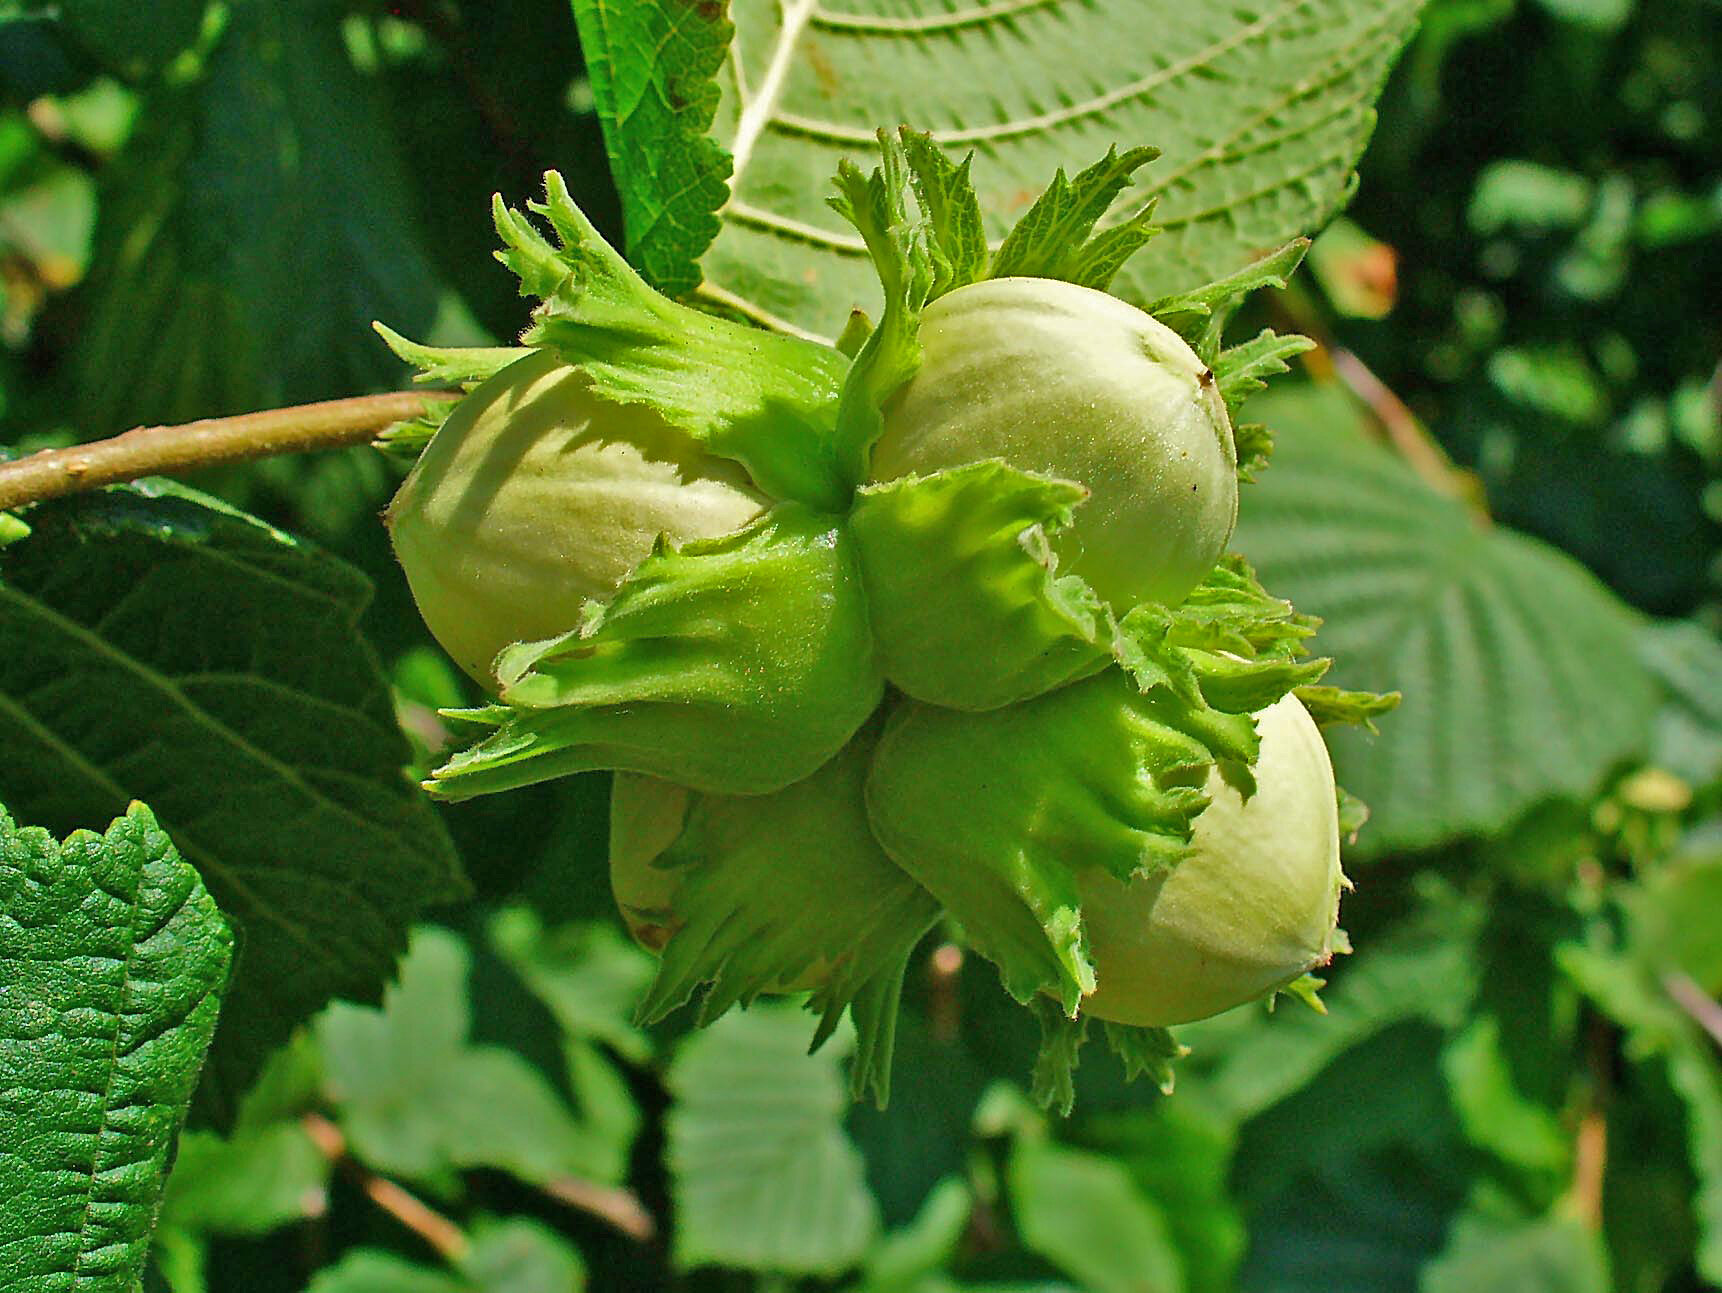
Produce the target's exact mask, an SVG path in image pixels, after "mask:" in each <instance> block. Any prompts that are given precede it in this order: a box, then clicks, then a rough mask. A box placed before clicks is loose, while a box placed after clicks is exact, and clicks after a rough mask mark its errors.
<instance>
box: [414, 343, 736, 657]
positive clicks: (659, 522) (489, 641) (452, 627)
mask: <svg viewBox="0 0 1722 1293" xmlns="http://www.w3.org/2000/svg"><path fill="white" fill-rule="evenodd" d="M769 505H770V500H769V499H768V498H766V497H765V495H763V494H762V493H760V491H759V490H758V489H757V488H755V487H754V485H753V483H752V481H751V480H750V479H749V477H748V475H747V473H746V472H745V471H744V470H743V469H742V468H741V467H740V466H739V465H738V464H736V463H734V462H731V461H729V460H728V459H724V458H718V457H714V456H712V455H710V454H707V453H705V452H703V451H702V450H701V449H700V448H699V446H698V445H697V444H695V443H694V441H693V440H692V439H691V438H689V437H688V436H687V435H685V434H683V433H682V432H680V431H678V430H676V429H675V428H674V427H672V426H670V425H669V424H668V423H666V422H664V421H663V419H662V418H660V417H659V416H658V415H657V414H656V413H655V412H653V411H652V410H650V409H648V408H645V407H643V406H640V405H622V404H615V403H611V402H609V401H605V400H601V399H599V398H598V397H597V396H595V395H593V394H592V393H591V391H590V390H589V389H588V386H587V382H586V379H585V378H584V377H583V376H581V374H580V373H579V372H578V371H577V370H576V369H574V368H572V367H570V366H569V365H567V364H565V363H563V362H562V360H561V359H560V358H559V357H558V356H557V355H555V354H554V353H553V352H551V351H548V350H540V351H538V352H536V353H534V354H531V355H528V356H526V357H525V358H523V359H520V360H518V361H517V362H515V363H513V364H511V365H510V366H509V367H507V368H505V369H504V370H503V371H502V372H500V373H498V374H497V375H496V376H495V377H493V378H491V379H490V380H489V381H487V382H485V383H484V384H483V385H481V386H480V387H478V388H477V389H476V390H475V391H473V392H472V393H471V394H470V395H468V396H467V397H466V398H465V399H464V400H462V401H461V403H460V404H459V405H458V406H457V407H456V408H455V410H454V412H453V413H451V414H450V415H449V417H448V420H447V421H446V422H445V423H444V424H443V426H442V427H441V429H440V430H438V431H437V433H436V435H435V436H434V437H433V438H432V439H431V442H430V444H429V445H427V446H426V447H425V451H424V453H423V454H422V455H421V456H420V458H419V460H418V463H417V465H416V466H414V468H413V470H412V473H411V474H410V475H409V476H408V477H407V479H406V481H405V483H403V484H402V485H401V488H400V491H399V492H398V493H397V494H396V495H395V498H394V501H393V502H392V503H391V504H390V505H389V510H388V513H387V516H386V519H387V521H388V524H389V533H390V535H391V537H392V538H393V540H394V545H395V554H396V556H397V557H398V558H399V559H400V563H401V566H402V568H403V569H404V570H405V571H406V576H407V582H408V584H409V585H411V587H412V592H413V597H414V599H415V600H416V601H417V602H418V606H419V611H420V613H421V614H422V615H423V616H424V620H425V623H426V625H428V626H429V628H430V631H431V633H432V634H433V635H434V636H435V637H436V640H437V641H438V642H440V643H441V644H442V646H443V649H444V650H446V651H447V652H448V653H449V654H450V655H451V656H453V657H454V659H455V662H456V663H457V664H459V665H460V667H461V668H462V669H464V670H466V672H467V673H469V674H471V675H472V676H473V677H474V678H476V679H477V680H478V681H479V682H481V683H483V684H484V685H485V686H486V687H488V688H490V689H492V690H494V689H495V686H496V682H495V679H494V677H493V675H492V672H491V668H492V664H493V662H494V661H495V659H496V655H497V653H498V652H499V651H501V650H502V649H503V648H504V647H506V646H508V645H509V644H510V643H513V642H535V641H539V640H541V639H544V638H549V637H554V636H556V635H558V634H561V633H566V632H568V631H569V630H570V629H573V628H574V627H576V626H577V625H578V624H579V622H580V608H581V606H582V604H583V603H585V602H586V601H587V600H588V599H593V598H596V599H599V600H603V599H607V598H608V597H610V595H611V594H612V593H614V592H615V591H616V589H617V587H618V586H619V585H620V584H621V583H622V581H623V580H624V579H625V578H627V576H628V574H629V572H631V571H632V570H633V569H634V567H635V566H637V565H638V564H639V563H640V561H641V560H642V559H643V558H644V557H645V556H646V555H647V554H648V553H649V552H650V551H651V550H652V545H653V543H654V542H655V541H656V540H657V538H658V537H659V536H660V535H667V536H668V537H669V539H670V540H671V541H672V542H673V543H682V542H685V541H687V540H690V539H715V538H719V537H722V536H723V535H726V534H731V533H734V532H735V531H737V530H739V529H741V528H742V527H743V526H745V525H747V524H748V523H749V522H750V521H752V520H754V519H755V518H756V517H757V516H759V515H760V514H761V513H762V512H763V511H764V510H765V509H766V508H767V507H768V506H769Z"/></svg>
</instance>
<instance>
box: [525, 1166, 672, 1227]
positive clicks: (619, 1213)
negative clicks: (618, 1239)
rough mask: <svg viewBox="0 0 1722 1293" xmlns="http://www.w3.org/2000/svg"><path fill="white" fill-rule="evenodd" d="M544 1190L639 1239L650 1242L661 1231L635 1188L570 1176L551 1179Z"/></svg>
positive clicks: (553, 1196) (557, 1198)
mask: <svg viewBox="0 0 1722 1293" xmlns="http://www.w3.org/2000/svg"><path fill="white" fill-rule="evenodd" d="M544 1192H545V1193H546V1194H548V1195H549V1196H550V1197H551V1198H553V1199H556V1200H558V1201H559V1202H562V1203H566V1204H567V1205H568V1206H569V1207H571V1208H578V1209H579V1210H580V1211H581V1212H585V1213H589V1214H590V1215H592V1216H594V1217H597V1218H598V1219H599V1220H600V1221H603V1222H606V1223H608V1224H609V1225H610V1226H612V1227H613V1228H615V1229H616V1230H618V1231H620V1232H621V1233H622V1234H624V1235H626V1236H627V1237H628V1238H629V1239H632V1240H634V1241H636V1242H638V1243H642V1244H643V1243H648V1242H650V1240H651V1239H652V1237H653V1236H654V1235H656V1234H657V1233H658V1223H657V1221H656V1220H655V1219H653V1217H652V1214H651V1213H650V1212H648V1211H646V1205H645V1204H643V1203H641V1202H640V1200H639V1197H638V1196H637V1195H636V1194H634V1192H633V1191H632V1190H624V1189H621V1188H619V1187H617V1186H611V1185H599V1184H597V1183H596V1182H594V1181H582V1180H580V1179H578V1178H577V1177H572V1176H568V1177H563V1178H562V1179H560V1180H556V1181H552V1182H551V1183H550V1184H549V1185H547V1186H545V1187H544Z"/></svg>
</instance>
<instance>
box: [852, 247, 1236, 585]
mask: <svg viewBox="0 0 1722 1293" xmlns="http://www.w3.org/2000/svg"><path fill="white" fill-rule="evenodd" d="M920 340H921V347H922V352H923V353H922V362H921V367H920V369H919V371H918V372H917V373H916V375H915V376H914V378H913V379H911V380H910V381H909V382H908V384H907V385H906V386H904V388H903V389H902V390H900V391H898V392H897V394H896V395H894V396H893V397H892V398H891V400H890V401H889V402H888V403H887V405H886V407H885V430H884V433H883V435H881V437H880V438H879V440H878V441H877V442H876V443H875V444H874V445H873V450H872V461H871V466H870V475H871V477H872V479H874V480H895V479H897V478H898V477H900V476H905V475H908V474H909V473H911V472H914V473H919V474H921V475H926V474H928V473H931V472H934V471H938V470H940V469H941V468H946V467H957V466H961V465H963V464H965V463H971V462H977V461H980V460H982V459H986V458H1002V459H1003V460H1004V461H1005V462H1007V463H1009V464H1010V465H1011V466H1013V467H1016V468H1018V469H1020V470H1023V471H1031V472H1039V473H1042V474H1044V475H1049V476H1056V477H1060V478H1062V479H1064V480H1070V481H1075V482H1077V483H1078V484H1081V485H1084V486H1086V487H1087V488H1088V490H1089V491H1090V497H1089V499H1088V501H1087V502H1086V503H1084V504H1083V505H1082V506H1081V507H1079V508H1077V510H1076V520H1075V523H1074V524H1073V525H1072V526H1070V527H1069V528H1068V529H1066V530H1065V531H1063V532H1062V533H1061V534H1059V535H1058V536H1056V538H1055V541H1054V547H1055V549H1056V550H1057V552H1058V555H1059V558H1060V573H1065V574H1073V575H1080V576H1081V577H1082V578H1083V579H1085V580H1086V581H1087V582H1088V584H1089V586H1090V587H1092V588H1093V589H1094V591H1095V592H1097V593H1098V594H1099V595H1100V596H1101V597H1102V598H1103V599H1105V601H1106V602H1107V603H1108V604H1110V605H1111V607H1112V609H1113V610H1114V611H1115V612H1117V613H1118V614H1123V613H1124V612H1125V611H1127V610H1129V609H1130V608H1131V607H1132V606H1135V605H1136V604H1138V603H1139V602H1144V601H1155V602H1160V603H1162V604H1164V605H1168V606H1175V605H1177V604H1178V603H1180V602H1182V601H1183V600H1184V598H1185V597H1186V596H1187V595H1188V594H1189V592H1190V590H1191V589H1193V588H1194V587H1195V586H1196V585H1197V584H1198V583H1199V582H1201V580H1202V577H1203V576H1204V575H1205V574H1207V572H1208V570H1209V568H1210V567H1212V566H1213V564H1214V562H1215V561H1216V560H1218V559H1219V557H1220V554H1221V553H1222V552H1223V551H1225V547H1226V544H1227V542H1228V541H1229V540H1230V539H1231V537H1232V528H1233V526H1234V525H1235V524H1236V523H1237V519H1238V479H1237V450H1236V447H1235V445H1234V443H1233V439H1232V427H1231V422H1230V420H1229V419H1228V418H1227V416H1226V406H1225V401H1224V400H1222V399H1221V398H1220V393H1219V390H1218V387H1217V386H1216V384H1215V382H1214V375H1213V373H1212V372H1211V371H1210V370H1209V369H1208V367H1207V365H1206V364H1204V363H1203V362H1202V361H1201V360H1200V359H1198V358H1197V357H1196V354H1195V352H1194V351H1192V350H1191V349H1190V347H1189V346H1188V345H1186V344H1185V342H1184V340H1183V338H1181V337H1179V336H1178V334H1177V333H1175V332H1173V331H1172V330H1171V329H1170V328H1168V327H1166V326H1165V325H1164V324H1162V323H1160V322H1159V321H1158V320H1156V319H1154V318H1153V317H1152V316H1150V315H1148V314H1146V313H1144V312H1143V311H1141V310H1138V309H1137V308H1136V307H1134V306H1132V305H1128V304H1126V303H1125V302H1123V301H1120V300H1118V299H1117V298H1116V297H1113V296H1109V295H1107V294H1106V293H1105V292H1097V291H1094V290H1093V289H1092V288H1086V287H1078V286H1076V285H1075V284H1073V283H1064V282H1058V281H1056V280H1053V279H1043V278H998V279H990V280H988V281H985V282H981V283H975V284H973V285H971V286H968V287H962V288H958V289H957V290H956V291H954V292H951V293H949V294H948V295H946V296H942V297H940V298H939V299H938V300H936V301H934V302H933V303H932V304H931V305H929V306H928V307H927V308H926V310H925V311H924V312H923V314H922V315H921V330H920Z"/></svg>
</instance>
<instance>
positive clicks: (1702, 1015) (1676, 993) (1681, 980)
mask: <svg viewBox="0 0 1722 1293" xmlns="http://www.w3.org/2000/svg"><path fill="white" fill-rule="evenodd" d="M1662 990H1663V991H1664V992H1666V993H1667V994H1668V995H1669V996H1670V997H1673V998H1674V1004H1675V1005H1677V1006H1679V1007H1680V1008H1681V1009H1682V1010H1684V1011H1685V1012H1686V1013H1687V1014H1688V1015H1689V1016H1691V1018H1692V1022H1693V1023H1695V1024H1697V1025H1698V1026H1699V1027H1700V1028H1702V1029H1703V1030H1704V1031H1705V1032H1707V1033H1709V1034H1710V1037H1711V1040H1713V1041H1714V1042H1715V1043H1716V1044H1717V1045H1718V1046H1722V1005H1719V1004H1718V1003H1717V1002H1716V1000H1715V999H1714V998H1712V997H1711V995H1710V994H1709V993H1708V992H1706V991H1704V989H1703V988H1701V987H1700V986H1699V985H1698V982H1697V981H1696V980H1695V979H1693V977H1692V976H1691V975H1690V974H1687V973H1685V972H1684V971H1681V970H1671V971H1669V972H1668V973H1667V974H1664V975H1663V976H1662Z"/></svg>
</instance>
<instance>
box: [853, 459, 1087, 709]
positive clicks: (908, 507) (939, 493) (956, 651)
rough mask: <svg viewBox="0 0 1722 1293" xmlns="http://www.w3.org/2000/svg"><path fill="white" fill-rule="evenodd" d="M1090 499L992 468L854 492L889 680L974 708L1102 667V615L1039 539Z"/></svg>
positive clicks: (976, 466) (923, 696)
mask: <svg viewBox="0 0 1722 1293" xmlns="http://www.w3.org/2000/svg"><path fill="white" fill-rule="evenodd" d="M1087 496H1088V491H1087V490H1085V489H1084V488H1082V486H1080V485H1076V484H1073V483H1071V482H1069V481H1062V480H1055V479H1052V478H1051V477H1046V476H1039V475H1035V474H1033V473H1029V472H1024V471H1018V470H1017V469H1015V468H1013V467H1011V466H1009V465H1008V464H1007V463H1004V462H1001V461H998V460H996V459H995V460H988V461H985V462H978V463H972V464H970V465H968V466H965V467H954V468H948V469H946V470H944V471H939V472H934V473H932V474H931V475H928V476H912V475H911V476H903V477H899V478H898V479H896V480H892V481H887V482H884V483H882V484H875V485H867V486H865V487H863V488H862V489H861V490H860V491H859V493H858V495H857V499H856V504H855V509H854V511H853V512H852V513H851V515H850V522H849V525H850V530H851V532H852V533H853V534H854V536H855V545H856V551H857V552H858V553H859V555H860V559H861V572H862V577H863V579H864V581H865V582H866V585H867V593H868V605H869V606H870V608H871V610H872V620H873V627H874V632H875V635H876V636H877V638H878V641H879V649H880V654H881V658H882V661H883V666H884V670H885V677H886V678H887V679H888V680H889V681H890V682H891V683H892V684H893V685H894V686H896V687H897V688H899V689H900V690H901V691H903V692H904V693H906V694H907V695H909V696H912V697H914V698H915V699H917V700H924V701H927V702H928V703H930V704H935V705H947V706H950V707H952V708H955V709H974V710H979V709H993V708H996V707H998V706H1000V705H1008V704H1010V703H1012V702H1013V701H1017V700H1023V699H1026V698H1028V697H1030V696H1037V695H1039V694H1040V693H1041V692H1044V691H1050V690H1051V689H1052V688H1054V687H1057V686H1061V685H1062V684H1064V683H1066V682H1069V681H1071V680H1072V679H1074V678H1079V677H1082V676H1084V675H1086V674H1089V673H1093V672H1095V671H1096V670H1097V669H1099V668H1101V667H1102V666H1104V664H1105V663H1106V659H1107V647H1108V644H1109V642H1110V638H1111V633H1112V625H1111V619H1110V616H1109V615H1108V614H1107V611H1106V608H1105V606H1104V605H1103V604H1102V603H1101V601H1100V599H1099V598H1098V597H1097V596H1096V595H1095V594H1094V593H1093V591H1092V590H1090V589H1089V587H1088V586H1087V585H1086V584H1085V583H1083V582H1082V580H1080V579H1078V578H1075V577H1074V576H1069V575H1064V576H1061V575H1059V574H1058V573H1057V571H1058V563H1057V558H1056V557H1055V556H1054V554H1053V552H1052V549H1051V547H1050V545H1049V544H1048V543H1047V533H1048V532H1049V531H1055V530H1058V529H1061V528H1063V527H1064V526H1065V525H1067V524H1069V521H1070V517H1071V512H1072V509H1073V508H1074V507H1076V506H1077V505H1078V504H1080V503H1081V502H1082V501H1083V500H1084V499H1085V498H1086V497H1087Z"/></svg>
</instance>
